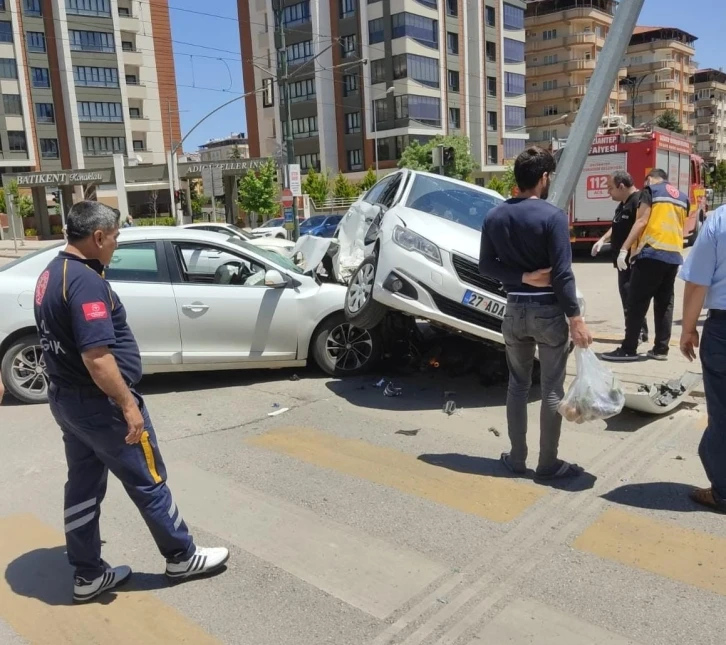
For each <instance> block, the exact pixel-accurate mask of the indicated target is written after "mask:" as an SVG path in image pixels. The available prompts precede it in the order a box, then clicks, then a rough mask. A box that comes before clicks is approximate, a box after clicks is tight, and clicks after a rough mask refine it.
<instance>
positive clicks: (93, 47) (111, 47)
mask: <svg viewBox="0 0 726 645" xmlns="http://www.w3.org/2000/svg"><path fill="white" fill-rule="evenodd" d="M68 36H69V39H70V43H71V51H75V52H105V53H110V54H112V53H114V52H115V51H116V46H115V43H114V40H113V34H109V33H106V32H103V31H79V30H77V29H69V30H68Z"/></svg>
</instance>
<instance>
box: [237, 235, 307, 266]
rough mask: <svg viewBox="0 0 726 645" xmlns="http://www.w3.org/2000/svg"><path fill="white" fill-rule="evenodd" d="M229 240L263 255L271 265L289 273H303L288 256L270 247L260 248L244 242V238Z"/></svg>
mask: <svg viewBox="0 0 726 645" xmlns="http://www.w3.org/2000/svg"><path fill="white" fill-rule="evenodd" d="M229 242H230V244H234V245H235V246H239V247H241V248H242V249H248V250H250V251H252V252H253V253H256V254H257V255H259V256H261V257H263V258H264V259H265V260H269V261H270V262H271V263H272V264H273V265H277V266H279V267H282V268H283V269H285V270H286V271H289V272H291V273H299V274H303V273H305V272H304V271H303V270H302V269H301V268H300V267H299V266H297V264H295V263H294V262H293V261H292V260H290V259H289V258H286V257H285V256H284V255H280V254H279V253H277V252H276V251H271V250H270V249H265V248H262V247H261V246H258V245H257V244H255V245H252V244H250V243H249V242H245V241H244V240H239V239H234V238H233V239H230V240H229Z"/></svg>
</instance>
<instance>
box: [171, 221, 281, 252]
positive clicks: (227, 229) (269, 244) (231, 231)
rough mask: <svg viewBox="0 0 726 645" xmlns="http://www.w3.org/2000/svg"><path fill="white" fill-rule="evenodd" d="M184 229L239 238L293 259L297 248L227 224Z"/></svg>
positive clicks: (276, 239) (211, 224)
mask: <svg viewBox="0 0 726 645" xmlns="http://www.w3.org/2000/svg"><path fill="white" fill-rule="evenodd" d="M184 228H191V229H196V230H198V231H212V232H213V233H220V234H221V235H226V236H227V237H238V238H239V239H240V240H244V241H245V242H249V243H250V244H252V245H253V246H257V247H259V248H261V249H265V250H267V251H275V252H276V253H279V254H280V255H284V256H285V257H288V258H289V257H292V249H293V248H294V247H295V242H293V241H292V240H283V239H281V238H279V237H254V236H253V235H252V233H248V232H247V231H245V230H243V229H241V228H240V227H239V226H235V225H234V224H227V223H226V222H199V223H197V224H185V225H184Z"/></svg>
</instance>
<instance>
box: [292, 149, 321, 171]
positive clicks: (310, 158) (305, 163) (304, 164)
mask: <svg viewBox="0 0 726 645" xmlns="http://www.w3.org/2000/svg"><path fill="white" fill-rule="evenodd" d="M295 161H296V162H297V163H299V164H300V170H310V169H311V168H315V170H318V169H319V168H320V155H318V153H317V152H312V153H310V154H307V155H299V156H298V157H296V158H295Z"/></svg>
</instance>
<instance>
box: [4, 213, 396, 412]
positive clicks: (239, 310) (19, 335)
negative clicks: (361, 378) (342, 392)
mask: <svg viewBox="0 0 726 645" xmlns="http://www.w3.org/2000/svg"><path fill="white" fill-rule="evenodd" d="M61 248H62V244H60V245H57V246H54V247H52V248H48V249H44V250H42V251H38V252H36V253H34V254H31V255H28V256H25V257H24V258H21V259H20V260H16V261H15V262H12V263H10V264H8V265H5V266H3V267H0V312H2V316H0V367H1V369H2V378H3V382H4V383H5V387H6V388H7V390H8V392H9V393H11V394H12V395H13V396H15V397H16V398H17V399H19V400H21V401H23V402H27V403H33V402H40V401H44V400H46V398H47V377H46V374H45V365H44V363H43V356H42V351H41V347H40V344H39V341H38V336H37V333H36V328H35V319H34V313H33V294H34V290H35V283H36V281H37V279H38V276H39V275H40V274H41V273H42V271H43V269H44V268H45V267H46V265H47V264H48V263H49V262H50V260H51V259H52V258H53V257H54V256H55V255H56V254H57V253H58V251H59V250H60V249H61ZM106 277H107V279H108V280H109V281H110V282H111V284H112V286H113V288H114V290H115V291H116V292H117V293H118V295H119V297H120V298H121V300H122V301H123V303H124V305H125V307H126V310H127V312H128V320H129V324H130V325H131V328H132V330H133V332H134V334H135V336H136V339H137V341H138V343H139V348H140V350H141V358H142V362H143V367H144V373H145V374H153V373H159V372H180V371H200V370H231V369H253V368H254V369H256V368H282V367H300V366H304V365H305V364H306V363H307V362H308V359H309V358H312V359H313V360H314V361H315V363H317V364H318V365H319V366H320V368H321V369H322V370H323V371H325V372H326V373H328V374H330V375H335V376H345V375H354V374H360V373H363V372H364V371H366V370H367V369H370V368H372V367H373V366H374V364H375V362H376V361H377V360H378V358H379V357H380V356H381V354H382V339H381V336H380V335H379V333H378V331H377V330H371V331H363V330H359V329H356V328H354V327H353V325H351V324H350V323H348V322H347V321H346V319H345V316H344V314H343V306H344V300H345V287H343V286H342V285H340V284H324V283H321V281H320V280H319V279H318V278H317V277H315V276H314V275H306V274H304V273H303V272H302V271H301V270H300V269H298V268H297V267H296V266H295V265H294V264H293V263H292V261H290V260H288V259H286V258H284V257H282V256H281V255H279V254H277V253H271V252H269V251H265V250H263V249H260V248H258V247H255V246H252V245H250V244H248V243H246V242H244V241H242V240H239V239H235V238H227V239H225V238H224V237H222V236H221V235H219V234H218V233H211V232H207V231H198V230H193V229H192V230H189V229H184V228H179V227H160V228H151V227H148V228H147V227H139V228H126V229H123V230H122V231H121V235H120V236H119V247H118V250H117V251H116V253H115V254H114V256H113V260H112V262H111V265H110V266H109V267H108V268H107V270H106Z"/></svg>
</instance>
